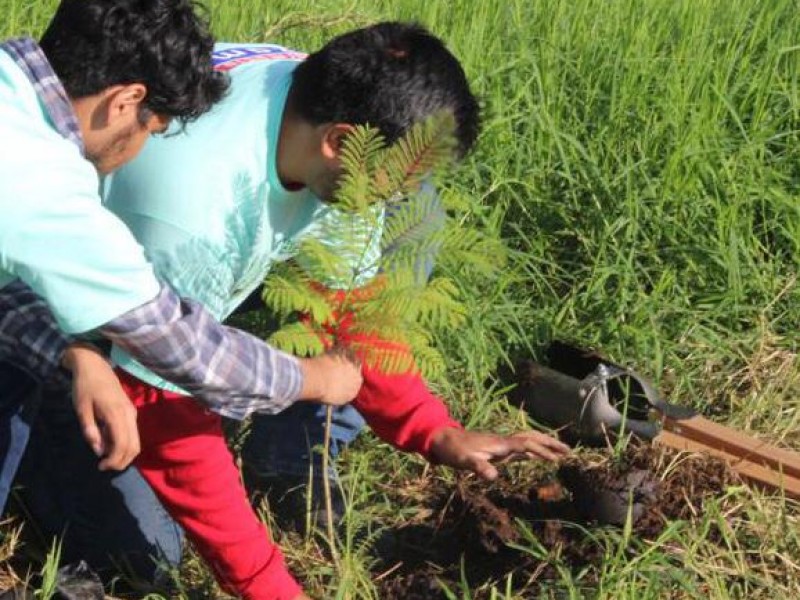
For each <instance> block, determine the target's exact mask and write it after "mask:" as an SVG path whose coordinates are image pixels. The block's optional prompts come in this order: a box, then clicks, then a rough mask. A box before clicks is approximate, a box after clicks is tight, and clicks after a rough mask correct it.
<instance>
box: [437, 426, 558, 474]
mask: <svg viewBox="0 0 800 600" xmlns="http://www.w3.org/2000/svg"><path fill="white" fill-rule="evenodd" d="M568 452H569V446H566V445H564V444H562V443H561V442H559V441H558V440H557V439H555V438H553V437H551V436H549V435H546V434H544V433H539V432H538V431H526V432H524V433H516V434H514V435H509V436H505V435H495V434H493V433H479V432H476V431H465V430H463V429H454V428H446V429H442V430H441V431H438V432H437V433H436V434H434V436H433V442H432V444H431V457H432V458H433V460H434V461H435V462H437V463H439V464H442V465H447V466H449V467H453V468H454V469H465V470H467V471H472V472H473V473H475V474H476V475H479V476H480V477H483V478H484V479H489V480H491V479H494V478H496V477H497V469H496V468H495V466H494V465H493V464H492V462H495V461H500V460H504V459H506V458H511V457H514V456H527V457H528V458H534V459H544V460H551V461H556V460H558V459H559V458H560V457H562V456H565V455H566V454H567V453H568Z"/></svg>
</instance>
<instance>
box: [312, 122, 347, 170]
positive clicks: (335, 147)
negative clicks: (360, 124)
mask: <svg viewBox="0 0 800 600" xmlns="http://www.w3.org/2000/svg"><path fill="white" fill-rule="evenodd" d="M354 129H355V127H354V126H353V125H350V124H349V123H332V124H329V125H326V126H325V129H324V130H323V132H322V142H321V147H320V150H321V151H322V156H323V157H324V158H325V159H326V160H330V161H338V160H339V153H340V152H341V151H342V144H344V139H345V137H347V135H348V134H349V133H351V132H352V131H353V130H354Z"/></svg>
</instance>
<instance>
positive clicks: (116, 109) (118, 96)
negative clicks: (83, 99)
mask: <svg viewBox="0 0 800 600" xmlns="http://www.w3.org/2000/svg"><path fill="white" fill-rule="evenodd" d="M146 97H147V87H146V86H145V85H144V84H142V83H129V84H125V85H115V86H114V87H112V88H110V89H109V90H108V92H107V96H106V100H107V103H106V108H107V111H108V112H107V115H106V118H107V119H108V123H109V124H113V123H115V122H117V121H119V120H120V119H122V121H123V123H126V124H127V123H128V122H133V119H138V117H139V109H140V108H141V106H142V102H144V99H145V98H146Z"/></svg>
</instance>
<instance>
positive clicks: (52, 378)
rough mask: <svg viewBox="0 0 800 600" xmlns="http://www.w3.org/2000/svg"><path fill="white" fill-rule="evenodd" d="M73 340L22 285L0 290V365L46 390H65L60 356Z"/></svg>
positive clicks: (65, 381) (43, 303) (27, 288)
mask: <svg viewBox="0 0 800 600" xmlns="http://www.w3.org/2000/svg"><path fill="white" fill-rule="evenodd" d="M73 341H74V339H73V338H72V337H70V336H68V335H67V334H65V333H63V332H62V331H61V329H60V328H59V327H58V324H57V323H56V321H55V318H54V317H53V315H52V313H51V312H50V309H49V308H48V306H47V304H46V303H45V302H44V300H42V299H41V298H40V297H39V296H38V295H37V294H35V293H34V292H33V291H32V290H31V289H30V288H29V287H28V286H27V285H25V284H24V283H23V282H22V281H15V282H13V283H11V284H9V285H7V286H5V287H3V288H0V361H3V362H8V363H10V364H13V365H14V366H17V367H19V368H21V369H23V370H25V371H26V372H27V373H29V374H30V375H31V376H33V377H34V378H36V379H37V380H38V381H40V382H42V383H44V384H45V385H48V386H57V387H67V386H68V385H69V372H68V371H67V370H66V369H64V368H63V363H62V360H63V358H64V352H65V351H66V349H67V347H68V346H69V345H70V344H71V343H72V342H73Z"/></svg>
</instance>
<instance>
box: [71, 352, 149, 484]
mask: <svg viewBox="0 0 800 600" xmlns="http://www.w3.org/2000/svg"><path fill="white" fill-rule="evenodd" d="M61 362H62V364H63V365H64V367H65V368H66V369H69V370H70V371H72V403H73V405H74V407H75V412H76V413H77V415H78V421H79V423H80V425H81V431H82V432H83V437H84V438H85V439H86V441H87V442H88V443H89V446H91V448H92V450H93V451H94V453H95V454H96V455H97V456H100V457H102V460H101V461H100V464H99V468H100V470H101V471H106V470H109V469H114V470H122V469H124V468H125V467H127V466H128V465H129V464H130V463H131V461H132V460H133V459H134V458H136V455H137V454H139V450H140V446H139V430H138V429H137V427H136V409H135V408H134V406H133V404H131V401H130V399H129V398H128V396H127V395H126V394H125V392H124V391H123V389H122V386H121V385H120V383H119V380H118V379H117V376H116V375H115V374H114V371H113V369H112V368H111V365H110V364H109V363H108V361H107V360H106V359H105V357H104V356H103V355H102V354H100V352H98V351H97V350H96V349H94V348H92V347H91V346H85V345H82V344H73V345H71V346H70V347H69V348H67V350H66V351H65V352H64V357H63V358H62V361H61Z"/></svg>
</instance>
